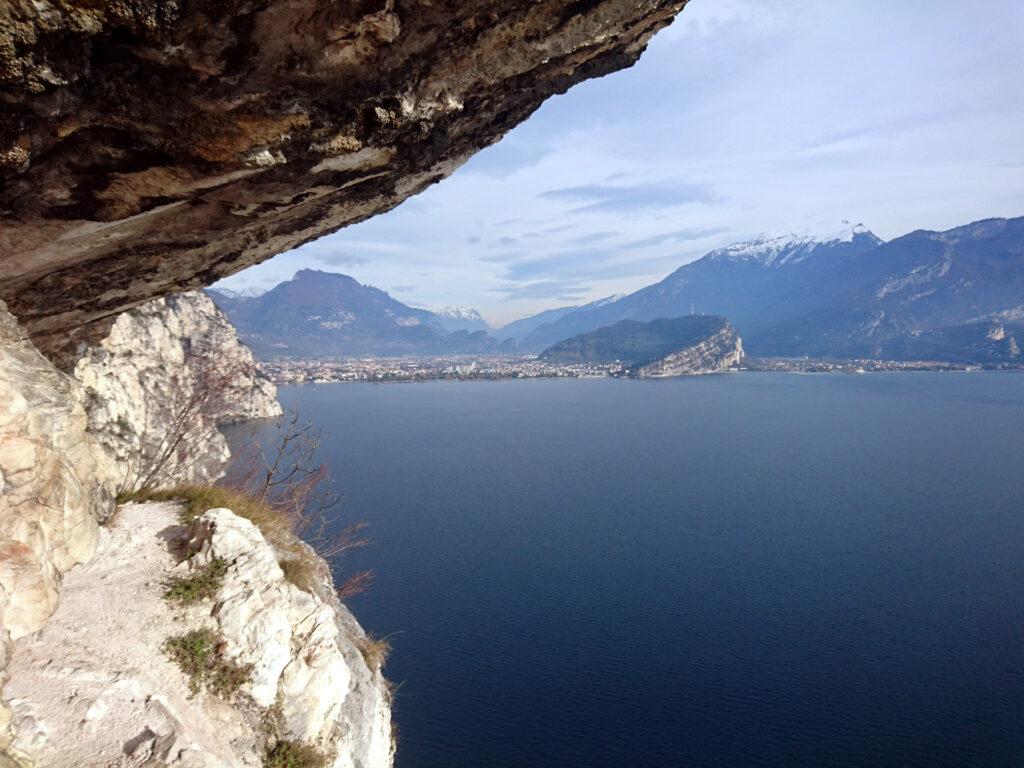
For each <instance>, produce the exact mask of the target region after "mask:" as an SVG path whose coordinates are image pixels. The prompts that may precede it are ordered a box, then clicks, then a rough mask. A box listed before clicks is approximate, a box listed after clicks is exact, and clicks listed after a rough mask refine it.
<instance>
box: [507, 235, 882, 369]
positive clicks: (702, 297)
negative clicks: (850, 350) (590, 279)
mask: <svg viewBox="0 0 1024 768" xmlns="http://www.w3.org/2000/svg"><path fill="white" fill-rule="evenodd" d="M881 242H882V241H881V240H880V239H879V238H877V237H875V235H873V234H871V233H870V232H868V231H867V230H865V229H863V228H862V227H853V228H849V229H848V230H847V231H846V232H845V233H844V234H842V235H839V236H836V237H830V238H825V239H816V238H813V237H809V236H799V235H787V236H784V237H773V238H761V239H758V240H753V241H750V242H746V243H738V244H736V245H731V246H729V247H727V248H721V249H719V250H716V251H712V252H711V253H709V254H707V255H705V256H704V257H702V258H701V259H698V260H697V261H694V262H692V263H690V264H685V265H683V266H682V267H680V268H679V269H677V270H676V271H675V272H673V273H672V274H671V275H669V276H668V277H666V278H665V279H664V280H662V281H661V282H658V283H655V284H654V285H650V286H647V287H646V288H641V289H640V290H639V291H636V292H635V293H631V294H629V295H628V296H624V297H622V298H620V299H618V300H617V301H614V302H608V303H600V302H596V303H595V304H592V305H587V306H584V307H579V308H578V309H575V310H571V311H569V312H566V313H563V314H562V315H561V316H560V317H559V318H557V319H556V320H555V321H554V322H545V323H543V324H540V325H538V326H537V327H536V328H535V329H534V330H533V331H532V332H531V333H530V334H529V335H527V336H526V337H525V338H524V339H523V340H522V341H521V342H520V346H521V347H522V348H523V349H525V350H530V351H537V350H540V349H543V348H545V347H547V346H549V345H551V344H553V343H555V342H556V341H559V340H561V339H566V338H569V337H570V336H575V335H577V334H580V333H586V332H587V331H591V330H594V329H596V328H600V327H602V326H605V325H610V324H611V323H615V322H618V321H619V320H627V319H629V320H655V319H657V318H661V317H678V316H680V315H687V314H692V313H695V312H696V313H712V314H719V315H725V316H726V317H728V318H729V320H730V321H731V322H732V323H733V325H735V326H736V328H737V329H738V331H739V333H740V335H741V336H743V337H744V339H746V338H747V337H748V336H749V335H750V334H751V333H756V332H758V331H760V330H762V329H763V328H764V327H766V325H768V324H774V323H778V322H781V321H785V320H787V319H790V318H795V317H799V316H800V315H802V314H805V313H806V312H809V311H811V310H813V309H815V308H817V307H819V306H826V305H827V304H828V302H829V301H830V299H831V297H832V296H833V295H834V294H835V293H837V292H839V291H841V288H840V287H838V286H834V285H832V283H831V281H830V273H831V272H832V271H833V270H834V269H835V268H836V266H837V265H838V264H841V263H844V262H848V261H850V260H852V259H853V258H854V257H855V256H857V255H859V254H862V253H865V252H867V251H870V250H872V249H873V248H875V247H876V246H877V245H878V244H880V243H881Z"/></svg>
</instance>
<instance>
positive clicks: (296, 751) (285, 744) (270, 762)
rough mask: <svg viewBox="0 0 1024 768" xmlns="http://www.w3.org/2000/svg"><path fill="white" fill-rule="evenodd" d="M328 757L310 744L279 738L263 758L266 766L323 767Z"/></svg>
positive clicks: (267, 767)
mask: <svg viewBox="0 0 1024 768" xmlns="http://www.w3.org/2000/svg"><path fill="white" fill-rule="evenodd" d="M326 763H327V758H326V757H325V756H324V755H322V754H320V753H319V752H317V751H316V750H315V749H313V747H311V746H309V745H308V744H302V743H300V742H297V741H286V740H283V739H282V740H278V742H277V743H276V744H274V747H273V749H270V750H268V751H267V754H266V756H265V757H264V758H263V767H264V768H323V766H324V765H325V764H326Z"/></svg>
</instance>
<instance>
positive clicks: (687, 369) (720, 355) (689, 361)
mask: <svg viewBox="0 0 1024 768" xmlns="http://www.w3.org/2000/svg"><path fill="white" fill-rule="evenodd" d="M741 362H743V342H742V340H741V339H740V337H739V336H738V335H737V334H736V331H735V329H733V327H732V326H731V325H729V324H728V323H726V324H725V327H723V328H722V330H720V331H719V332H717V333H715V334H714V335H712V336H709V337H708V338H706V339H705V340H704V341H702V342H700V343H699V344H695V345H694V346H692V347H687V348H686V349H681V350H679V351H678V352H673V353H672V354H671V355H667V356H666V357H663V358H662V359H661V360H656V361H655V362H653V363H649V364H648V365H645V366H642V367H640V368H637V369H636V370H635V371H634V372H633V374H634V375H635V376H637V377H639V378H641V379H648V378H665V377H668V376H697V375H701V374H706V373H719V372H721V371H727V370H729V369H730V368H734V367H735V366H737V365H739V364H740V363H741Z"/></svg>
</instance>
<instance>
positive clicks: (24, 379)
mask: <svg viewBox="0 0 1024 768" xmlns="http://www.w3.org/2000/svg"><path fill="white" fill-rule="evenodd" d="M86 426H87V418H86V414H85V411H84V409H83V408H82V405H81V403H80V401H79V391H78V385H77V383H76V382H75V381H74V380H73V379H71V378H70V377H69V376H67V375H65V374H63V373H61V372H60V371H58V370H57V369H56V368H54V366H53V365H52V364H51V363H50V362H49V361H48V360H47V359H46V358H44V357H43V356H42V355H41V354H39V352H38V351H36V349H35V347H34V346H33V345H32V343H31V342H30V341H29V340H28V339H27V337H26V335H25V333H24V331H23V330H22V329H21V327H20V326H19V325H18V323H17V321H16V320H15V319H14V318H13V317H12V316H11V315H10V314H9V313H8V312H7V308H6V306H5V305H4V303H3V302H2V301H0V683H2V682H3V672H2V670H3V669H4V668H5V667H6V666H7V663H8V661H9V659H10V641H11V640H12V639H17V638H19V637H23V636H25V635H27V634H29V633H30V632H34V631H36V630H37V629H39V627H41V626H42V625H43V624H44V623H45V622H46V620H47V618H49V616H50V614H51V613H53V610H54V608H55V607H56V604H57V592H58V588H59V586H60V583H61V578H62V576H63V575H64V574H65V573H66V572H67V571H68V570H69V569H70V568H71V567H72V566H74V565H75V564H77V563H81V562H83V561H85V560H88V559H89V558H90V557H91V556H92V553H93V551H94V549H95V547H96V537H97V521H98V520H102V519H104V518H105V517H106V516H107V515H108V514H109V511H110V510H112V509H113V496H112V494H113V488H114V482H113V472H112V467H111V466H110V464H109V463H107V462H106V460H105V456H104V454H103V452H102V451H101V450H100V449H99V448H98V446H97V445H96V444H95V443H94V441H93V440H92V439H91V438H90V436H89V435H88V434H87V432H86ZM9 719H10V718H9V713H8V712H7V710H6V709H5V708H4V707H3V705H2V704H0V753H2V752H3V750H4V747H5V745H6V744H7V742H9V740H10V734H9V732H8V726H9Z"/></svg>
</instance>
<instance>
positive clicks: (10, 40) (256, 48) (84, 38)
mask: <svg viewBox="0 0 1024 768" xmlns="http://www.w3.org/2000/svg"><path fill="white" fill-rule="evenodd" d="M685 2H686V0H575V1H573V2H567V1H566V0H534V1H533V2H521V1H520V0H472V1H470V0H465V1H456V0H448V1H447V2H444V1H438V0H356V1H355V2H344V3H338V2H332V1H330V0H278V1H277V2H269V1H268V0H232V1H231V2H223V3H222V2H209V1H208V0H135V1H134V2H131V3H97V2H93V1H92V0H8V2H4V3H2V4H0V180H2V182H0V183H2V185H3V186H2V188H0V216H2V221H0V275H2V277H0V298H4V299H5V300H6V301H7V302H8V303H9V304H10V306H11V310H12V311H13V312H14V313H15V314H16V315H17V316H18V317H19V318H20V319H21V321H22V323H23V324H24V325H26V327H27V328H28V329H29V331H30V333H31V334H32V336H33V338H34V340H35V341H36V342H37V345H38V346H40V348H42V349H43V350H44V351H45V352H47V353H48V354H50V355H51V356H52V357H55V358H58V359H61V360H62V362H63V363H64V364H65V365H67V363H68V358H67V356H66V355H65V354H64V353H65V352H66V351H67V349H68V347H69V345H73V343H74V342H75V337H77V336H81V335H83V334H86V335H88V334H92V335H96V334H97V333H102V329H97V328H96V325H97V323H99V324H101V325H102V322H103V321H104V320H106V319H108V318H110V317H111V316H113V315H114V314H115V313H117V312H119V311H122V310H124V309H126V308H129V307H131V306H134V305H137V304H139V303H142V302H144V301H146V300H147V299H150V298H153V297H155V296H159V295H162V294H165V293H170V292H175V291H181V290H184V289H190V288H196V287H199V286H201V285H206V284H209V283H211V282H213V281H215V280H216V279H218V278H220V277H223V276H225V275H228V274H231V273H232V272H235V271H237V270H239V269H242V268H243V267H246V266H248V265H251V264H254V263H256V262H258V261H261V260H263V259H266V258H268V257H270V256H272V255H274V254H276V253H280V252H282V251H284V250H287V249H289V248H293V247H295V246H297V245H299V244H301V243H303V242H306V241H308V240H310V239H313V238H315V237H318V236H320V235H323V234H325V233H328V232H331V231H334V230H336V229H338V228H340V227H343V226H345V225H347V224H351V223H353V222H356V221H360V220H362V219H365V218H367V217H369V216H372V215H374V214H376V213H380V212H382V211H385V210H387V209H389V208H391V207H393V206H395V205H396V204H398V203H399V202H401V201H402V200H404V199H405V198H407V197H408V196H410V195H412V194H415V193H416V192H418V191H420V190H422V189H423V188H424V187H426V186H427V185H429V184H431V183H433V182H436V181H438V180H440V179H442V178H444V177H445V176H447V175H448V174H450V173H451V172H452V171H453V170H454V169H455V168H456V167H458V165H459V164H460V163H462V162H463V161H465V160H466V159H467V158H468V157H469V156H470V155H471V154H472V153H473V152H475V151H477V150H478V149H480V148H482V147H485V146H487V145H489V144H491V143H493V142H494V141H496V140H497V139H499V138H500V137H501V136H502V135H503V134H504V133H505V132H506V131H508V130H509V129H510V128H512V127H513V126H514V125H516V124H517V123H519V122H520V121H522V120H523V119H525V118H526V117H527V116H528V115H529V114H530V113H531V112H533V111H534V110H535V109H536V108H537V107H538V106H539V105H540V104H541V102H542V101H543V100H544V99H545V98H547V97H548V96H550V95H552V94H555V93H559V92H562V91H564V90H566V89H567V88H569V87H570V86H571V85H573V84H574V83H576V82H579V81H581V80H583V79H586V78H589V77H593V76H596V75H601V74H604V73H607V72H610V71H612V70H615V69H620V68H622V67H626V66H629V65H631V64H632V63H633V62H635V61H636V59H637V58H638V57H639V55H640V53H641V52H642V50H643V48H644V47H645V45H646V44H647V42H648V41H649V39H650V38H651V36H652V35H653V34H654V33H655V32H656V31H658V30H659V29H660V28H662V27H663V26H665V25H666V24H668V23H669V22H670V21H671V19H672V18H673V17H674V16H675V14H676V13H678V12H679V10H680V9H681V8H682V7H683V5H684V4H685ZM83 326H87V327H85V328H83Z"/></svg>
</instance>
